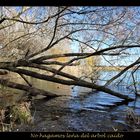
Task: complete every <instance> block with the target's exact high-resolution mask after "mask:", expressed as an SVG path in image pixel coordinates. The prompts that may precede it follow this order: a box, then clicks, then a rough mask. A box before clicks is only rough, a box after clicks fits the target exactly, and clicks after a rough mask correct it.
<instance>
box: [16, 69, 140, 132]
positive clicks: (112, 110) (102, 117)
mask: <svg viewBox="0 0 140 140" xmlns="http://www.w3.org/2000/svg"><path fill="white" fill-rule="evenodd" d="M116 73H117V72H116V71H100V73H99V75H100V77H99V79H103V80H102V81H100V80H97V81H96V82H97V83H98V84H100V85H103V84H104V83H105V81H106V80H108V79H109V78H110V77H111V76H112V75H115V74H116ZM135 76H136V79H137V80H138V81H140V72H138V73H136V75H135ZM126 77H127V78H126V79H125V80H123V81H122V82H121V83H120V85H119V86H116V83H117V82H114V83H113V84H112V85H111V86H110V88H111V89H112V90H115V91H119V92H121V93H123V94H128V95H129V96H131V97H134V96H135V95H134V93H133V90H132V89H129V88H126V87H125V85H126V84H127V85H131V83H132V79H131V76H130V73H128V75H127V76H126ZM28 80H30V82H31V83H32V84H33V85H34V86H37V87H38V88H41V89H45V90H48V91H51V92H54V93H57V94H58V95H64V96H61V97H57V98H55V99H52V100H49V101H46V100H43V99H42V100H35V101H34V107H33V108H32V113H33V115H34V119H35V123H34V125H33V126H32V127H26V126H25V127H22V128H18V129H17V130H18V131H113V130H114V129H113V128H117V129H118V130H120V131H124V128H125V129H127V130H128V131H131V127H130V125H129V124H127V122H126V120H125V117H126V114H127V111H128V110H130V109H132V110H133V111H134V112H135V113H136V114H137V115H140V98H139V97H137V98H136V100H135V101H133V102H129V103H128V104H125V105H119V106H116V103H120V102H121V101H122V99H120V98H117V97H115V96H112V95H109V94H107V93H103V92H99V91H95V90H94V91H93V90H92V89H88V88H83V87H79V86H65V85H61V84H56V83H51V82H46V81H42V80H37V79H34V78H29V79H28ZM138 86H139V85H138ZM93 124H94V125H93ZM122 126H123V127H122ZM127 130H126V131H127Z"/></svg>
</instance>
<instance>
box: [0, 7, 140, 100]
mask: <svg viewBox="0 0 140 140" xmlns="http://www.w3.org/2000/svg"><path fill="white" fill-rule="evenodd" d="M28 10H29V11H28ZM9 11H13V12H9ZM40 12H41V13H43V14H42V15H41V16H40ZM135 12H137V9H133V8H132V9H131V8H130V9H129V8H126V7H125V8H123V7H122V8H120V9H119V10H118V9H116V8H115V7H106V8H105V7H65V6H60V7H45V8H42V7H41V8H39V7H21V9H20V8H19V9H18V10H17V9H16V8H14V7H13V8H7V7H3V11H2V13H3V15H2V16H1V17H0V18H1V19H0V31H1V32H0V41H1V42H0V45H1V44H2V45H3V46H2V47H1V46H0V47H1V48H0V56H2V58H1V57H0V74H1V75H5V74H7V71H10V72H14V73H16V74H19V75H20V76H21V78H22V79H24V81H25V82H26V84H27V85H22V84H18V83H15V82H13V81H9V80H6V79H3V78H2V77H0V84H1V85H3V86H7V87H10V88H16V89H20V90H24V91H27V92H28V93H30V94H32V95H37V94H42V95H46V96H47V97H57V95H56V94H54V93H51V92H49V91H44V90H41V89H38V88H37V87H33V85H32V83H30V82H29V81H28V80H27V79H26V76H30V77H34V78H37V79H42V80H46V81H50V82H54V83H59V84H63V85H75V86H82V87H88V88H91V89H96V90H98V91H102V92H106V93H108V94H110V95H113V96H116V97H119V98H121V99H124V100H125V101H132V100H134V99H132V98H131V97H129V96H127V95H124V94H123V93H119V92H116V91H113V90H111V89H110V88H109V87H108V85H109V84H111V83H112V82H113V81H115V80H116V79H119V77H120V76H121V75H123V74H124V73H125V72H127V71H128V70H129V69H131V68H132V67H139V64H140V59H139V55H138V57H136V58H135V59H137V60H136V61H134V62H132V63H131V64H127V65H126V68H124V69H123V70H122V71H121V72H119V73H118V74H117V75H115V76H113V77H111V78H110V79H109V80H107V81H106V83H105V84H104V86H102V85H100V84H97V83H96V84H95V83H94V82H89V81H88V80H84V79H82V78H81V77H78V76H74V75H73V74H70V73H69V71H67V72H65V71H63V70H64V68H65V67H69V66H73V68H74V67H75V66H77V65H78V66H79V65H81V64H80V62H82V63H83V61H87V59H88V58H91V57H94V59H95V60H94V63H91V61H89V63H88V61H87V62H86V63H87V64H88V65H89V66H91V67H95V65H98V64H100V60H99V59H96V58H100V59H101V58H102V60H103V61H105V63H107V64H109V66H113V67H115V64H114V63H116V61H115V60H114V61H113V62H112V60H108V59H106V56H107V57H109V58H114V57H115V58H116V57H117V59H118V60H120V61H121V60H122V57H128V58H129V57H131V55H133V54H132V53H131V52H133V51H130V50H131V49H133V50H135V51H136V52H138V51H137V50H138V49H140V45H139V40H140V39H139V35H138V34H137V33H135V32H134V31H135V29H137V28H138V27H139V25H140V24H139V22H138V21H139V20H138V19H139V17H137V15H138V14H137V13H135ZM138 12H139V11H138ZM131 14H132V15H133V14H134V15H135V16H132V17H131V16H130V15H131ZM93 19H94V20H93ZM130 22H131V23H130ZM133 22H134V23H133ZM126 23H129V24H128V25H133V26H134V27H129V28H128V27H127V26H128V25H127V24H126ZM77 43H78V44H77ZM73 46H75V47H76V49H77V50H78V52H73V51H72V47H73ZM136 49H137V50H136ZM73 50H74V49H73ZM5 57H6V58H7V59H8V60H6V61H4V58H5ZM90 60H91V59H90ZM118 60H117V61H118ZM123 64H124V63H123ZM88 65H86V66H88ZM118 65H120V64H118ZM86 66H85V67H84V68H83V70H84V69H86ZM27 68H31V69H30V70H27ZM33 69H36V71H34V70H33ZM1 70H2V71H1ZM39 70H43V71H47V72H48V73H49V74H41V73H40V72H39ZM136 71H137V69H136ZM89 73H90V72H89ZM92 73H94V70H93V71H92ZM87 75H90V74H87ZM56 76H57V77H56ZM85 77H86V76H85ZM90 78H91V79H92V80H93V79H94V74H91V75H90ZM102 80H103V79H102ZM133 81H134V86H135V89H137V87H136V80H135V77H134V76H133Z"/></svg>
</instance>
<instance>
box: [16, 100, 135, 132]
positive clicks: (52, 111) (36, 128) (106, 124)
mask: <svg viewBox="0 0 140 140" xmlns="http://www.w3.org/2000/svg"><path fill="white" fill-rule="evenodd" d="M67 103H68V102H67V100H66V99H61V100H60V98H59V99H57V98H56V99H53V100H50V101H45V99H44V100H36V101H35V102H34V105H33V108H32V109H31V110H32V114H33V117H34V123H33V124H32V125H29V126H27V125H22V126H18V127H16V128H15V129H14V130H13V131H21V132H115V131H117V132H133V131H135V130H134V129H133V128H132V127H131V126H130V125H128V124H125V123H122V122H121V121H122V120H120V122H119V121H116V120H117V119H116V118H117V115H118V114H117V115H112V113H111V112H109V111H101V110H94V109H88V110H87V109H73V108H67ZM58 104H59V105H58ZM119 115H121V116H124V115H125V114H124V112H122V114H119Z"/></svg>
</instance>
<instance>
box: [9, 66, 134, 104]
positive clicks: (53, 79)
mask: <svg viewBox="0 0 140 140" xmlns="http://www.w3.org/2000/svg"><path fill="white" fill-rule="evenodd" d="M7 70H10V71H12V72H16V73H20V74H24V75H27V76H31V77H34V78H38V79H42V80H46V81H51V82H55V83H60V84H63V85H77V86H82V87H88V88H92V89H96V90H98V91H102V92H105V93H108V94H111V95H113V96H116V97H119V98H121V99H124V100H126V101H133V100H134V99H133V98H131V97H129V96H127V95H123V94H121V93H119V92H116V91H113V90H111V89H109V88H107V87H105V86H100V85H96V84H93V83H89V82H87V81H84V80H64V79H60V78H56V77H52V76H48V75H45V74H39V73H37V72H33V71H29V70H25V69H21V68H11V67H9V68H7Z"/></svg>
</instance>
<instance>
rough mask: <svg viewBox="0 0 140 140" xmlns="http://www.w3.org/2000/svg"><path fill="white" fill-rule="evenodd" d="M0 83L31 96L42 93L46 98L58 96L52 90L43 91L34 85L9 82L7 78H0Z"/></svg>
mask: <svg viewBox="0 0 140 140" xmlns="http://www.w3.org/2000/svg"><path fill="white" fill-rule="evenodd" d="M0 84H1V85H3V86H7V87H10V88H14V89H19V90H24V91H26V92H27V93H29V94H30V95H32V96H36V95H44V96H47V97H48V98H50V97H52V98H53V97H58V95H56V94H54V93H52V92H49V91H45V90H42V89H38V88H35V87H30V86H27V85H23V84H18V83H15V82H11V81H8V80H5V79H0Z"/></svg>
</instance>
